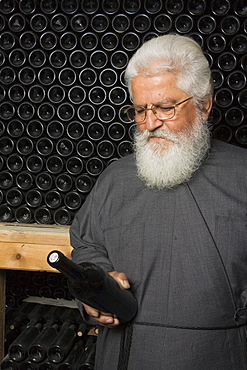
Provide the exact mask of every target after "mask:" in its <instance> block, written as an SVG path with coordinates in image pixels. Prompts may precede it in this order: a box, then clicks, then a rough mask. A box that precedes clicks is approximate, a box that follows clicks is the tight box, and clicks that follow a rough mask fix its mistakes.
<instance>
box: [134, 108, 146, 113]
mask: <svg viewBox="0 0 247 370" xmlns="http://www.w3.org/2000/svg"><path fill="white" fill-rule="evenodd" d="M135 112H136V114H143V113H144V112H145V108H143V107H140V108H135Z"/></svg>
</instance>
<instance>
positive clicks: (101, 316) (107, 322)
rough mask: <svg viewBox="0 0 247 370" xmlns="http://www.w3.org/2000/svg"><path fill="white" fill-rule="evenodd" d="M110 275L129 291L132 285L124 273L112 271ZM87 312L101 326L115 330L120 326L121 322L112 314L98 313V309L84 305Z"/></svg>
mask: <svg viewBox="0 0 247 370" xmlns="http://www.w3.org/2000/svg"><path fill="white" fill-rule="evenodd" d="M109 274H110V275H111V276H112V277H113V278H114V279H115V280H116V281H117V282H118V284H119V285H120V286H121V287H122V288H124V289H129V288H130V284H129V281H128V279H127V276H126V275H125V274H124V273H123V272H117V271H112V272H109ZM82 304H83V306H84V309H85V311H86V312H87V314H88V315H90V316H92V317H93V318H94V319H95V320H96V321H98V323H99V324H100V325H103V326H106V327H108V328H114V327H115V326H117V325H119V320H118V318H117V317H116V315H114V314H112V313H106V312H101V311H98V310H97V309H95V308H93V307H90V306H88V305H86V304H85V303H82Z"/></svg>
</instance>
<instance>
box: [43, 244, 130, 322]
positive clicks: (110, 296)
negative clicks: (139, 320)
mask: <svg viewBox="0 0 247 370" xmlns="http://www.w3.org/2000/svg"><path fill="white" fill-rule="evenodd" d="M47 262H48V263H49V265H50V266H52V267H54V268H56V269H57V270H59V271H61V272H62V273H63V274H64V275H65V276H66V277H67V278H68V285H69V289H70V292H71V294H72V295H73V296H74V297H75V298H76V299H78V300H79V301H82V302H84V303H86V304H88V305H89V306H92V307H94V308H96V309H98V310H100V311H102V312H110V313H112V314H115V315H116V316H117V317H118V319H119V320H120V321H121V322H127V321H130V320H131V319H132V318H133V317H134V316H135V314H136V312H137V301H136V299H135V297H134V296H133V295H132V293H131V292H130V290H126V289H122V288H121V287H120V285H119V284H118V283H117V282H116V280H114V279H113V277H112V276H111V275H109V274H108V273H106V272H105V271H104V270H103V269H102V268H101V267H100V266H96V265H95V264H93V263H90V262H83V263H81V264H80V265H77V264H76V263H75V262H73V261H71V260H70V259H69V258H67V257H66V256H65V255H64V254H63V253H62V252H60V251H52V252H50V253H49V254H48V257H47Z"/></svg>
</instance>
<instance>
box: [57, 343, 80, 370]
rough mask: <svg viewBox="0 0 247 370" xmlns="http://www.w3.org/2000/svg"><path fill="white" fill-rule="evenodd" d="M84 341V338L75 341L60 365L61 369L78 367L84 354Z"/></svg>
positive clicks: (68, 369)
mask: <svg viewBox="0 0 247 370" xmlns="http://www.w3.org/2000/svg"><path fill="white" fill-rule="evenodd" d="M84 351H85V350H84V342H83V341H82V340H80V341H78V342H77V343H75V345H74V347H73V348H72V349H71V351H70V353H69V355H68V357H67V358H66V360H65V361H64V362H63V363H62V364H60V365H59V368H58V369H59V370H73V369H78V367H79V366H80V363H81V361H82V358H83V355H84Z"/></svg>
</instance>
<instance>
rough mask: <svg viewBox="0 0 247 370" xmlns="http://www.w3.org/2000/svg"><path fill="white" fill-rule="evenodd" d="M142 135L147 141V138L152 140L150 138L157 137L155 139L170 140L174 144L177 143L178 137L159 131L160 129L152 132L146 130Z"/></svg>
mask: <svg viewBox="0 0 247 370" xmlns="http://www.w3.org/2000/svg"><path fill="white" fill-rule="evenodd" d="M143 135H144V137H145V139H147V140H148V139H149V138H152V137H157V138H161V139H167V140H171V141H173V142H174V143H178V142H179V135H178V134H175V133H171V132H169V131H163V130H160V129H155V130H153V131H148V130H146V131H144V132H143ZM180 135H181V134H180Z"/></svg>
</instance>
